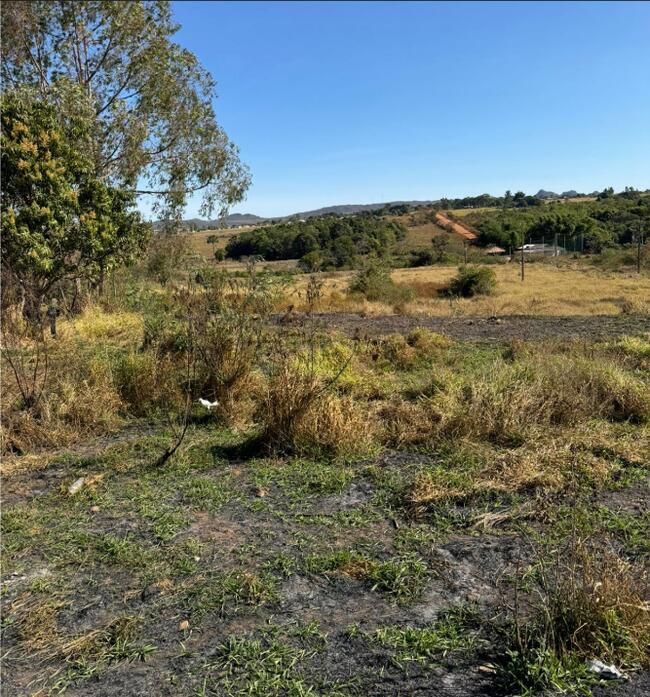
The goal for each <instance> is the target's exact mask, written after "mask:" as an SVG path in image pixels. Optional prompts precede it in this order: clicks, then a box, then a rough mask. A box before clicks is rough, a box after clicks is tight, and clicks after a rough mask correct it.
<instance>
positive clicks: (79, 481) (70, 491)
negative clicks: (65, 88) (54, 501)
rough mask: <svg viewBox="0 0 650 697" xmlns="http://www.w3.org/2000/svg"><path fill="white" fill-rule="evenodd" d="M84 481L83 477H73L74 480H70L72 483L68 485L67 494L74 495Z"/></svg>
mask: <svg viewBox="0 0 650 697" xmlns="http://www.w3.org/2000/svg"><path fill="white" fill-rule="evenodd" d="M85 482H86V478H85V477H79V479H75V481H74V482H72V484H70V486H69V487H68V494H70V496H74V494H76V493H77V492H78V491H79V489H81V487H82V486H83V485H84V484H85Z"/></svg>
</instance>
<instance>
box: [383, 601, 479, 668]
mask: <svg viewBox="0 0 650 697" xmlns="http://www.w3.org/2000/svg"><path fill="white" fill-rule="evenodd" d="M476 621H477V617H476V613H475V612H474V611H472V610H471V609H470V608H467V607H458V608H454V609H452V610H450V611H448V612H446V613H445V614H443V615H442V616H441V617H440V618H439V619H437V620H436V621H435V622H433V623H432V624H429V625H427V626H425V627H399V626H390V627H382V628H381V629H377V630H376V631H374V632H373V633H372V634H371V635H370V639H371V641H373V642H376V643H378V644H380V645H381V646H385V647H388V648H390V649H393V650H394V651H395V660H396V661H397V662H398V663H405V662H410V661H414V662H417V663H422V664H428V663H431V662H432V661H435V660H437V659H440V658H443V657H444V656H446V655H447V654H449V653H459V652H462V653H469V652H471V651H472V650H474V649H475V648H477V646H478V639H477V637H476V631H475V626H476Z"/></svg>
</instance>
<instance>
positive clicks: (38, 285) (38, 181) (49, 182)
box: [0, 92, 149, 319]
mask: <svg viewBox="0 0 650 697" xmlns="http://www.w3.org/2000/svg"><path fill="white" fill-rule="evenodd" d="M1 122H2V129H1V142H0V146H1V149H2V243H1V246H2V267H3V271H4V272H6V273H5V277H7V276H8V275H9V276H11V277H13V278H15V279H16V280H17V282H18V284H19V286H20V288H21V289H22V295H23V298H24V299H25V300H26V301H27V303H28V305H27V307H26V313H27V315H28V316H31V317H32V318H33V319H36V318H38V317H40V306H41V303H42V302H43V300H44V298H45V296H46V294H47V293H48V292H49V291H50V289H51V288H52V287H53V286H54V285H55V284H57V283H58V282H60V281H63V280H66V279H82V278H83V279H87V280H89V281H91V282H93V283H98V282H101V280H102V278H103V274H104V273H105V272H106V271H107V270H109V269H111V268H113V267H115V266H117V265H121V264H124V263H127V262H129V261H130V260H131V259H133V258H134V257H135V256H136V255H137V254H138V253H139V252H141V251H142V250H143V249H144V247H145V245H146V242H147V240H148V238H149V226H148V225H147V224H145V223H144V222H143V221H142V219H141V217H140V215H139V213H137V211H135V210H133V205H134V202H135V197H134V195H133V194H132V193H129V192H125V191H122V190H120V189H116V188H114V187H112V186H109V185H107V184H106V183H105V182H102V181H100V180H99V179H97V178H96V177H95V176H94V173H93V166H92V162H91V161H90V156H89V154H88V152H87V151H86V150H85V148H84V147H83V143H84V138H85V135H86V131H87V128H88V123H87V122H86V121H84V120H83V119H81V118H74V119H72V118H71V119H68V128H67V129H64V128H62V127H61V125H60V124H59V122H58V119H57V114H56V113H55V109H54V107H53V106H51V105H49V104H46V103H44V102H42V101H39V100H34V99H32V98H31V97H30V96H29V95H28V94H26V93H18V92H10V93H8V94H6V95H5V96H4V98H3V101H2V112H1Z"/></svg>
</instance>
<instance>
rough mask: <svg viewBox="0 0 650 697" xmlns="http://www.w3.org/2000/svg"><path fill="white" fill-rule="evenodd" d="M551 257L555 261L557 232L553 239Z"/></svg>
mask: <svg viewBox="0 0 650 697" xmlns="http://www.w3.org/2000/svg"><path fill="white" fill-rule="evenodd" d="M553 256H554V257H555V259H556V260H557V232H556V233H555V237H554V238H553Z"/></svg>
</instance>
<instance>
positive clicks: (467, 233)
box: [436, 213, 478, 240]
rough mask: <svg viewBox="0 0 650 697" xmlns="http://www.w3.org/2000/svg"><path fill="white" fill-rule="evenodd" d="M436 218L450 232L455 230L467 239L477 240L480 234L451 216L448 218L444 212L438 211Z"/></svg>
mask: <svg viewBox="0 0 650 697" xmlns="http://www.w3.org/2000/svg"><path fill="white" fill-rule="evenodd" d="M436 220H437V221H438V224H439V225H440V226H441V227H443V228H445V229H446V230H449V231H450V232H455V233H456V234H457V235H460V236H461V237H464V238H465V239H466V240H475V239H477V238H478V235H477V234H476V233H475V232H474V231H473V230H470V229H469V228H468V227H466V226H465V225H463V224H462V223H458V222H456V221H455V220H451V218H448V217H447V216H446V215H443V214H442V213H436Z"/></svg>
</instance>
